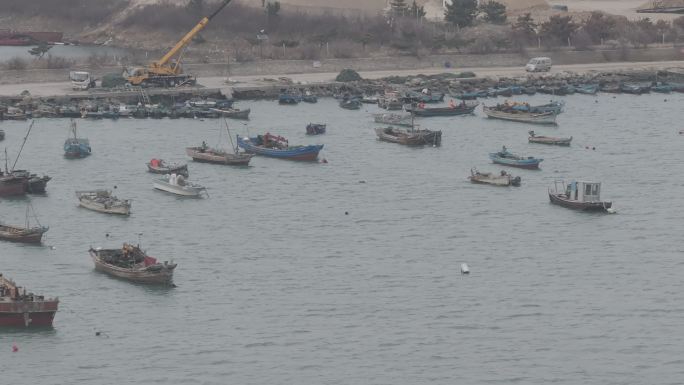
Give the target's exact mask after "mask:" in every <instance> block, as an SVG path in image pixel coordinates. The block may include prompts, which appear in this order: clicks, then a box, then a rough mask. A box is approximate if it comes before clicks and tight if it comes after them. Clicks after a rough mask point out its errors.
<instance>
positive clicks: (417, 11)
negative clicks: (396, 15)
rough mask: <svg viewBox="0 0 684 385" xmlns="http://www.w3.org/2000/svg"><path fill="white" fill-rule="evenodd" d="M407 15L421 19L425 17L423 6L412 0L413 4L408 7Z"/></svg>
mask: <svg viewBox="0 0 684 385" xmlns="http://www.w3.org/2000/svg"><path fill="white" fill-rule="evenodd" d="M408 15H409V16H411V17H415V18H416V19H422V18H424V17H425V7H424V6H422V5H418V4H416V0H413V4H411V6H410V7H409V8H408Z"/></svg>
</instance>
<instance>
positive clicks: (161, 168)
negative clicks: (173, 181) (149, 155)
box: [147, 158, 190, 178]
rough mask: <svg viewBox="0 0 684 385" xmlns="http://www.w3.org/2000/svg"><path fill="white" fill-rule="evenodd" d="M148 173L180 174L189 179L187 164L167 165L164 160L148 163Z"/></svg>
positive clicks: (154, 160)
mask: <svg viewBox="0 0 684 385" xmlns="http://www.w3.org/2000/svg"><path fill="white" fill-rule="evenodd" d="M147 171H149V172H151V173H154V174H178V175H183V176H184V177H186V178H187V177H189V176H190V173H189V172H188V164H187V163H166V162H165V161H164V159H156V158H155V159H152V160H150V161H149V162H148V163H147Z"/></svg>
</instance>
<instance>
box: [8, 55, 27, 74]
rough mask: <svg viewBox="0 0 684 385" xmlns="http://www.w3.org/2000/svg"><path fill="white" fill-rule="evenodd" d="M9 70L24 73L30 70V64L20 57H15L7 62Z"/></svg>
mask: <svg viewBox="0 0 684 385" xmlns="http://www.w3.org/2000/svg"><path fill="white" fill-rule="evenodd" d="M4 67H5V69H7V70H14V71H23V70H25V69H26V68H28V62H27V61H26V60H24V59H22V58H20V57H13V58H11V59H9V60H7V61H6V62H5V65H4Z"/></svg>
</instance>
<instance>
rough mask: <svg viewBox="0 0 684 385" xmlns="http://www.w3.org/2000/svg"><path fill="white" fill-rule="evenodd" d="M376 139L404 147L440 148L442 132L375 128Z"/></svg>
mask: <svg viewBox="0 0 684 385" xmlns="http://www.w3.org/2000/svg"><path fill="white" fill-rule="evenodd" d="M375 133H376V134H377V135H378V139H379V140H381V141H384V142H390V143H398V144H403V145H405V146H424V145H429V146H440V145H441V144H442V131H432V130H404V129H401V128H393V127H385V128H376V129H375Z"/></svg>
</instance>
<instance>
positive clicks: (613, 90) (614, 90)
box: [599, 84, 622, 94]
mask: <svg viewBox="0 0 684 385" xmlns="http://www.w3.org/2000/svg"><path fill="white" fill-rule="evenodd" d="M599 91H601V92H607V93H610V94H619V93H620V92H622V90H621V88H620V85H619V84H604V85H602V86H600V87H599Z"/></svg>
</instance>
